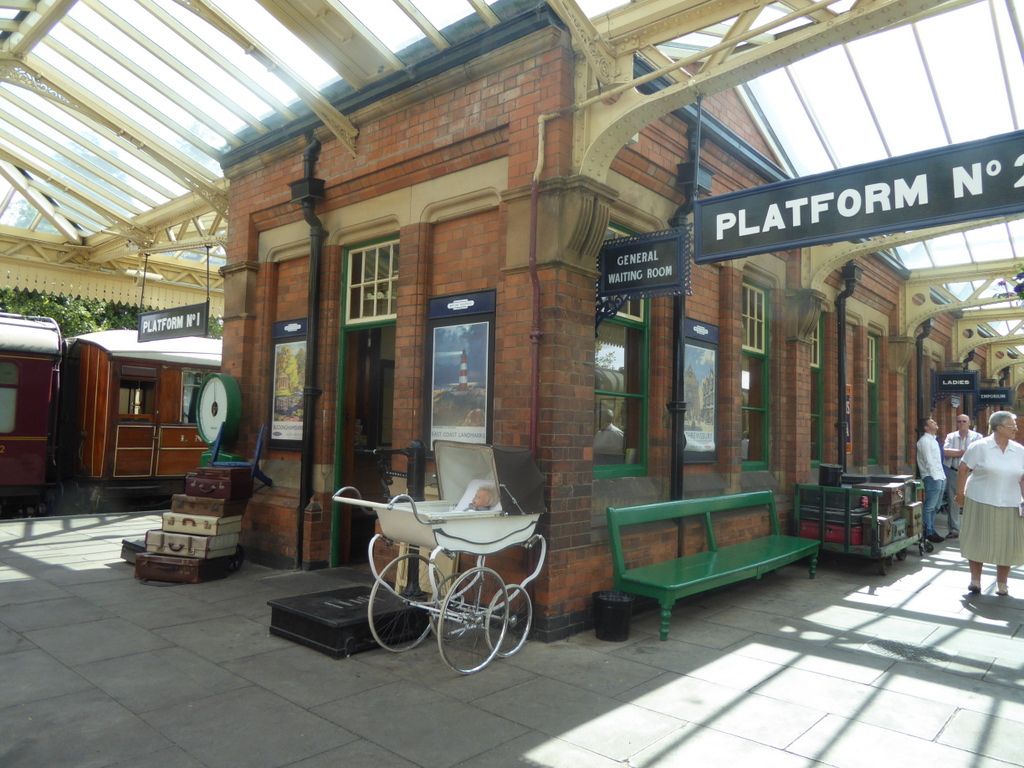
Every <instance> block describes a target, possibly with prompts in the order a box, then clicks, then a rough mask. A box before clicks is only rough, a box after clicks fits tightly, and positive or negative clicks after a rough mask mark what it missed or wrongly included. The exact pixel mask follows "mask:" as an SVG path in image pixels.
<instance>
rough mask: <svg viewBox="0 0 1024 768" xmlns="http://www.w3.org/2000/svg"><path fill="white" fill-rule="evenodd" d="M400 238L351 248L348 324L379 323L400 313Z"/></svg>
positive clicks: (347, 269)
mask: <svg viewBox="0 0 1024 768" xmlns="http://www.w3.org/2000/svg"><path fill="white" fill-rule="evenodd" d="M398 261H399V260H398V239H397V238H388V239H386V240H381V241H378V242H375V243H369V244H367V245H361V246H358V247H353V248H350V249H348V251H347V253H346V266H345V275H346V280H345V290H346V291H347V299H346V302H345V324H346V325H354V324H358V323H380V322H381V321H386V320H394V319H395V318H396V317H397V316H398Z"/></svg>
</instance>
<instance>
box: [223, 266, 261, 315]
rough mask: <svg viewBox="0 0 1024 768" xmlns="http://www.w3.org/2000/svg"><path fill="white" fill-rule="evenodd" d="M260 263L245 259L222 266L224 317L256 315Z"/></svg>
mask: <svg viewBox="0 0 1024 768" xmlns="http://www.w3.org/2000/svg"><path fill="white" fill-rule="evenodd" d="M259 271H260V265H259V264H258V263H257V262H255V261H243V262H240V263H238V264H229V265H228V266H225V267H221V268H220V273H221V275H223V276H224V319H225V320H236V319H246V318H249V317H255V316H256V277H257V275H258V274H259Z"/></svg>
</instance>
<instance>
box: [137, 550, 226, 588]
mask: <svg viewBox="0 0 1024 768" xmlns="http://www.w3.org/2000/svg"><path fill="white" fill-rule="evenodd" d="M230 571H231V558H230V557H215V558H212V559H209V560H203V559H201V558H198V557H174V556H173V555H156V554H153V553H152V552H140V553H139V554H137V555H136V556H135V578H137V579H150V580H152V581H174V582H178V583H182V584H198V583H200V582H202V581H213V580H215V579H223V578H224V577H225V576H227V575H228V573H229V572H230Z"/></svg>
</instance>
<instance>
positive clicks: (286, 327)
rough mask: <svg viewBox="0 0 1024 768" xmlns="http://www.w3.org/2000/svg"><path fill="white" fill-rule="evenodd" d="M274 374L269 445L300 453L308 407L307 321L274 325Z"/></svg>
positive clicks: (272, 377)
mask: <svg viewBox="0 0 1024 768" xmlns="http://www.w3.org/2000/svg"><path fill="white" fill-rule="evenodd" d="M272 338H273V343H274V358H273V361H274V370H273V375H272V376H271V382H272V386H273V392H272V397H271V398H270V444H271V445H272V446H274V447H276V448H288V449H293V450H299V449H300V448H301V447H302V425H303V421H304V413H303V407H304V405H305V403H304V400H303V395H302V392H303V390H304V389H305V386H306V320H305V318H303V319H301V320H285V321H282V322H280V323H274V329H273V335H272Z"/></svg>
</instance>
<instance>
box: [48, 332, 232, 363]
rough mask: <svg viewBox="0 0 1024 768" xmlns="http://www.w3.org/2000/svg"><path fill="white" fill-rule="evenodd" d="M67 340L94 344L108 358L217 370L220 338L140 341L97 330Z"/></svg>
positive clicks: (134, 334) (126, 334)
mask: <svg viewBox="0 0 1024 768" xmlns="http://www.w3.org/2000/svg"><path fill="white" fill-rule="evenodd" d="M68 341H69V342H71V341H79V342H86V343H88V344H95V345H96V346H98V347H100V348H101V349H104V350H106V351H107V352H109V353H110V356H111V357H130V358H134V359H136V360H160V361H163V362H168V363H184V364H187V365H209V366H213V367H215V368H219V367H220V357H221V341H220V339H207V338H203V337H201V336H185V337H182V338H178V339H160V340H158V341H142V342H140V341H139V334H138V331H97V332H96V333H83V334H82V335H81V336H75V337H74V338H73V339H68Z"/></svg>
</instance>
